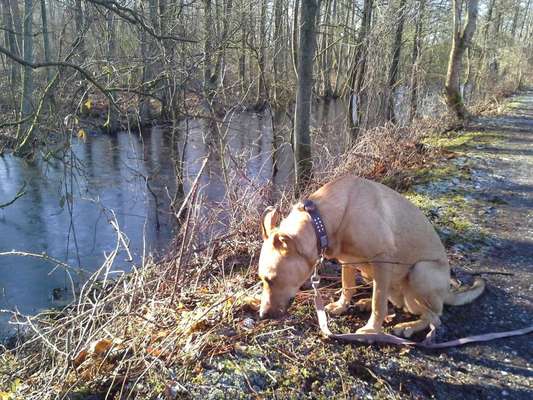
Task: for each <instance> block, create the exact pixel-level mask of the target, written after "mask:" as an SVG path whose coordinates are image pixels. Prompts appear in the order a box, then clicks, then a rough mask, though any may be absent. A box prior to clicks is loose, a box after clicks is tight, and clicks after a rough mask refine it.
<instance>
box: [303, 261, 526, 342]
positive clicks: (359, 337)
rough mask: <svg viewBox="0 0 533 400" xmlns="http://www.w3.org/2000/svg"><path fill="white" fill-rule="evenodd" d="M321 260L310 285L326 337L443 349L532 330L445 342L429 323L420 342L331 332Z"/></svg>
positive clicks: (319, 320)
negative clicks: (323, 293)
mask: <svg viewBox="0 0 533 400" xmlns="http://www.w3.org/2000/svg"><path fill="white" fill-rule="evenodd" d="M323 262H324V258H323V257H320V259H319V260H318V261H317V262H316V264H315V271H314V273H313V276H312V277H311V285H312V287H313V290H314V293H315V308H316V314H317V318H318V325H319V326H320V331H321V332H322V334H323V335H324V336H325V337H326V338H328V339H336V340H339V341H343V342H349V343H355V342H358V343H368V344H372V343H387V344H394V345H398V346H413V347H420V348H424V349H443V348H447V347H456V346H462V345H465V344H468V343H476V342H487V341H489V340H495V339H501V338H505V337H511V336H519V335H527V334H529V333H531V332H533V326H529V327H526V328H522V329H515V330H512V331H504V332H493V333H485V334H481V335H473V336H467V337H463V338H460V339H454V340H449V341H447V342H441V343H435V342H434V338H435V333H436V331H437V328H436V327H435V326H434V325H430V330H429V333H428V334H427V335H426V338H425V339H424V340H423V341H421V342H413V341H412V340H408V339H404V338H401V337H398V336H395V335H391V334H389V333H364V334H358V333H332V332H331V331H330V329H329V326H328V316H327V314H326V310H325V308H324V301H323V300H322V296H321V295H320V291H319V290H318V286H319V284H320V276H319V274H318V268H319V266H320V265H322V263H323Z"/></svg>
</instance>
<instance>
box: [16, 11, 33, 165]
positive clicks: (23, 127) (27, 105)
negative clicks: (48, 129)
mask: <svg viewBox="0 0 533 400" xmlns="http://www.w3.org/2000/svg"><path fill="white" fill-rule="evenodd" d="M23 56H24V61H25V62H26V63H28V64H32V63H33V0H24V27H23ZM32 94H33V70H32V68H31V66H30V65H27V64H26V65H25V66H24V68H23V70H22V97H21V102H20V119H21V120H22V121H24V120H26V119H28V117H29V116H30V115H31V114H32V113H33V104H32V97H31V96H32ZM30 133H31V130H30V124H29V123H28V122H27V121H26V122H23V123H21V124H19V126H18V131H17V146H18V149H17V152H18V153H20V154H24V153H26V152H27V150H28V146H29V145H30V142H31V137H30Z"/></svg>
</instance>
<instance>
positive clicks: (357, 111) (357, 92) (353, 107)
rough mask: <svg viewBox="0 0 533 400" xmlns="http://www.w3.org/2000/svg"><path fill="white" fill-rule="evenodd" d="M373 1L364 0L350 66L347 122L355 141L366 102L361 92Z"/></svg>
mask: <svg viewBox="0 0 533 400" xmlns="http://www.w3.org/2000/svg"><path fill="white" fill-rule="evenodd" d="M373 6H374V0H364V4H363V18H362V20H361V26H360V27H359V33H358V38H357V50H356V53H355V59H354V62H353V66H352V76H351V79H350V80H351V83H350V87H351V93H350V102H349V105H350V107H349V121H350V126H351V128H352V137H353V139H356V138H357V136H358V134H359V128H360V127H361V124H362V121H363V105H364V103H365V100H366V95H365V93H364V92H363V83H364V77H365V73H366V61H367V52H368V48H367V47H368V43H367V39H368V35H369V33H370V26H371V24H372V8H373Z"/></svg>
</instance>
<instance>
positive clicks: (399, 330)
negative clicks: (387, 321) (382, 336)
mask: <svg viewBox="0 0 533 400" xmlns="http://www.w3.org/2000/svg"><path fill="white" fill-rule="evenodd" d="M392 332H393V333H394V334H395V335H396V336H402V337H404V338H410V337H411V336H413V333H415V332H416V331H415V329H414V327H413V326H412V324H410V323H408V322H407V323H405V322H403V323H400V324H397V325H394V327H393V328H392Z"/></svg>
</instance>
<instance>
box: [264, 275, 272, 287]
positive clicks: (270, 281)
mask: <svg viewBox="0 0 533 400" xmlns="http://www.w3.org/2000/svg"><path fill="white" fill-rule="evenodd" d="M263 280H264V281H265V283H266V284H267V285H268V286H272V279H270V278H266V277H265V278H264V279H263Z"/></svg>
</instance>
